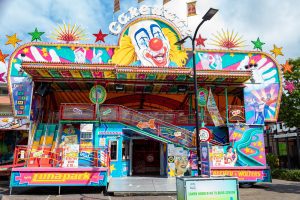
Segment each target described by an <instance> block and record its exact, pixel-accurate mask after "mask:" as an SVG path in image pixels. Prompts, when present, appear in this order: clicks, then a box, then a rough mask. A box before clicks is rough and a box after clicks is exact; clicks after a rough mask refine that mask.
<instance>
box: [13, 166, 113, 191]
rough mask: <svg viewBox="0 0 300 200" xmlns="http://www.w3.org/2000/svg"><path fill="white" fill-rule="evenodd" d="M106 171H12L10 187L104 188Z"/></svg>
mask: <svg viewBox="0 0 300 200" xmlns="http://www.w3.org/2000/svg"><path fill="white" fill-rule="evenodd" d="M106 176H107V172H106V171H98V170H93V171H50V172H49V171H37V170H26V171H25V170H24V171H13V172H12V175H11V181H10V186H12V187H22V186H45V185H47V186H63V185H68V186H70V185H73V186H104V185H106Z"/></svg>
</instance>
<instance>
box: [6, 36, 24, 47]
mask: <svg viewBox="0 0 300 200" xmlns="http://www.w3.org/2000/svg"><path fill="white" fill-rule="evenodd" d="M6 37H7V42H6V43H5V45H9V44H11V45H12V46H13V47H16V44H18V43H19V42H21V41H22V40H20V39H19V38H17V34H16V33H15V34H13V35H10V36H9V35H6Z"/></svg>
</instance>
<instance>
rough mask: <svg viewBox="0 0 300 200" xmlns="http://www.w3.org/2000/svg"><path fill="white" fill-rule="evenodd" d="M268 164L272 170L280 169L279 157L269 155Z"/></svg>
mask: <svg viewBox="0 0 300 200" xmlns="http://www.w3.org/2000/svg"><path fill="white" fill-rule="evenodd" d="M266 159H267V163H268V165H269V166H270V168H271V170H273V169H276V168H278V167H279V158H278V156H276V155H274V154H271V153H269V154H267V157H266Z"/></svg>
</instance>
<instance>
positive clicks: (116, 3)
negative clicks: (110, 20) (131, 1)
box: [114, 0, 120, 13]
mask: <svg viewBox="0 0 300 200" xmlns="http://www.w3.org/2000/svg"><path fill="white" fill-rule="evenodd" d="M119 10H120V0H114V13H115V12H118V11H119Z"/></svg>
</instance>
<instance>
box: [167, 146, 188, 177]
mask: <svg viewBox="0 0 300 200" xmlns="http://www.w3.org/2000/svg"><path fill="white" fill-rule="evenodd" d="M189 157H190V156H189V151H188V150H185V149H183V148H182V147H176V146H175V145H174V144H169V145H168V175H169V176H170V177H175V176H189V175H191V165H192V164H191V162H190V160H191V159H189Z"/></svg>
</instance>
